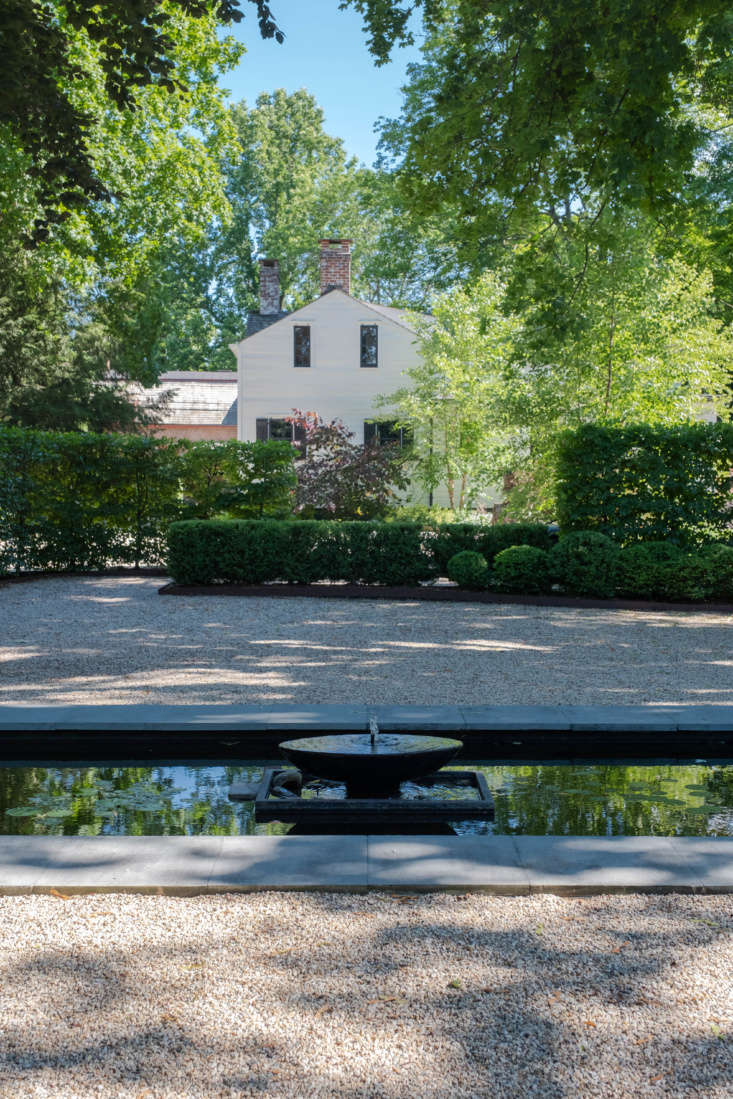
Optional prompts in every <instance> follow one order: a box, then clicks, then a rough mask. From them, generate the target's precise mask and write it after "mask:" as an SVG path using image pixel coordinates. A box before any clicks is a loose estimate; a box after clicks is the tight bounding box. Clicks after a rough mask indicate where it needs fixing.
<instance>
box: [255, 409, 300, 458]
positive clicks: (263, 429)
mask: <svg viewBox="0 0 733 1099" xmlns="http://www.w3.org/2000/svg"><path fill="white" fill-rule="evenodd" d="M273 424H282V425H284V429H285V430H284V431H283V434H282V435H273V434H272V425H273ZM288 428H289V431H288V430H287V429H288ZM255 435H256V437H257V441H258V442H261V443H268V442H270V440H271V439H280V440H281V441H283V442H286V443H287V442H290V443H292V444H293V446H294V447H297V448H298V450H299V451H300V454H301V457H303V458H305V452H306V447H305V426H304V425H303V424H296V423H293V422H292V421H288V419H287V418H286V417H284V416H258V417H257V421H256V424H255Z"/></svg>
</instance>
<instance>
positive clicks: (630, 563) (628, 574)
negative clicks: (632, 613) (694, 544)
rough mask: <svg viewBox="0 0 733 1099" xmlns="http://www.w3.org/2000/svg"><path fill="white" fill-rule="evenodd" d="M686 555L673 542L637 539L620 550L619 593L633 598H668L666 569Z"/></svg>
mask: <svg viewBox="0 0 733 1099" xmlns="http://www.w3.org/2000/svg"><path fill="white" fill-rule="evenodd" d="M681 556H682V550H681V549H680V548H679V546H675V545H674V543H673V542H637V543H635V544H634V545H633V546H625V547H624V548H623V549H622V550H621V551H620V553H619V558H618V571H617V575H616V594H617V595H623V596H626V597H627V598H629V599H666V598H667V593H666V590H665V588H666V580H665V568H666V566H667V565H669V564H671V563H672V562H673V561H677V560H678V559H679V558H680V557H681Z"/></svg>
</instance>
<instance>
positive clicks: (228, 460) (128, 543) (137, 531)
mask: <svg viewBox="0 0 733 1099" xmlns="http://www.w3.org/2000/svg"><path fill="white" fill-rule="evenodd" d="M217 447H220V448H221V457H218V456H217ZM199 448H200V454H199ZM182 484H183V485H184V486H185V489H186V491H187V493H188V494H189V495H188V496H187V497H186V498H184V499H182V498H181V485H182ZM293 486H294V471H293V451H292V447H290V446H289V445H288V444H285V446H283V444H281V443H277V442H273V443H227V444H224V445H223V446H222V444H211V443H185V442H183V441H182V440H179V439H165V438H158V437H155V436H150V435H113V434H102V435H95V434H91V433H76V432H68V433H61V432H43V431H32V430H23V429H20V428H1V429H0V572H11V571H31V570H36V569H49V570H59V571H63V570H79V569H102V568H105V567H107V566H109V565H136V566H137V565H139V564H140V563H143V562H144V563H147V564H153V563H157V562H160V560H161V558H162V555H163V539H164V536H165V530H166V528H167V527H168V525H169V524H170V523H171V522H172V521H173V520H175V519H178V518H180V517H181V516H183V515H186V514H190V513H191V512H192V511H193V512H194V513H195V512H196V511H197V510H198V511H201V512H209V511H210V510H214V509H217V508H218V507H220V506H221V504H222V500H223V499H226V501H227V503H228V506H230V507H231V508H232V510H235V511H236V510H238V511H239V512H240V513H244V514H251V515H259V514H266V513H267V512H268V511H274V512H276V513H280V512H281V511H282V510H283V508H284V507H285V506H286V505H287V503H288V501H289V499H290V494H291V492H292V490H293ZM191 493H194V494H199V495H200V501H199V500H198V499H197V498H196V497H195V496H191V495H190V494H191Z"/></svg>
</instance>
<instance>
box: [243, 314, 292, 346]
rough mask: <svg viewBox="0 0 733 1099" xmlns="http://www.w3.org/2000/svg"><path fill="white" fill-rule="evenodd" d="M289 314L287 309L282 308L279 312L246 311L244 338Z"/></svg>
mask: <svg viewBox="0 0 733 1099" xmlns="http://www.w3.org/2000/svg"><path fill="white" fill-rule="evenodd" d="M289 316H290V313H289V312H288V311H287V310H282V312H280V313H248V314H247V332H246V334H245V337H244V338H245V340H246V339H247V337H248V336H254V335H255V333H256V332H261V331H262V329H263V328H269V327H270V325H271V324H275V322H276V321H281V320H282V319H283V317H289Z"/></svg>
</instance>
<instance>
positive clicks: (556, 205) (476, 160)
mask: <svg viewBox="0 0 733 1099" xmlns="http://www.w3.org/2000/svg"><path fill="white" fill-rule="evenodd" d="M344 3H345V4H351V5H353V6H354V7H356V8H357V9H358V10H359V11H361V12H362V13H363V14H364V18H365V23H366V28H367V31H368V33H369V36H370V38H369V42H370V48H371V49H372V51H373V53H374V54H375V55H376V57H377V58H378V60H379V61H382V62H383V61H385V60H386V59H387V58H388V56H389V50H390V47H391V45H392V44H393V43H394V42H395V41H400V40H405V39H406V40H408V41H409V40H411V28H410V24H409V23H408V22H407V19H408V16H409V13H410V12H411V11H412V10H414V9H417V8H421V7H422V9H423V12H424V18H425V31H426V42H425V45H424V47H423V63H422V64H419V65H413V66H411V68H410V72H409V82H408V85H407V88H406V89H405V91H406V95H405V102H404V107H403V116H402V118H401V119H399V120H398V121H397V122H394V123H391V124H387V125H386V126H385V127H384V133H385V137H386V140H387V147H388V148H389V150H390V151H391V152H392V154H393V155H394V156H399V157H400V159H401V161H402V175H403V180H404V183H403V185H404V188H405V190H406V192H407V194H408V195H409V197H410V198H411V200H412V201H413V203H414V204H415V206H416V207H417V209H418V210H420V211H423V210H427V211H434V210H435V208H436V207H440V206H441V205H442V204H443V203H444V202H445V201H446V199H447V200H448V201H449V202H450V203H452V204H454V205H455V206H456V207H457V214H458V218H459V219H460V220H461V221H462V222H463V225H464V232H465V233H467V234H470V235H471V236H472V237H473V239H474V241H475V242H476V244H477V246H478V245H480V244H481V242H485V241H486V240H487V238H494V239H497V238H499V237H500V236H501V235H502V231H503V237H504V239H505V240H506V238H507V236H508V235H509V234H508V233H507V221H509V228H510V229H511V228H513V227H514V225H513V221H512V215H513V214H517V215H519V216H521V215H523V214H526V212H527V211H528V210H530V211H532V210H534V209H542V210H550V211H552V214H553V216H554V217H556V218H557V219H558V220H561V219H562V218H563V217H565V216H570V211H571V210H572V208H573V206H576V207H577V203H578V202H579V201H582V200H583V199H584V198H585V197H586V196H587V195H588V194H589V193H591V194H597V195H601V196H602V197H603V200H605V201H608V200H609V198H610V197H613V198H614V199H615V200H616V201H619V202H624V203H626V204H627V205H630V206H634V207H636V208H642V209H645V210H649V209H651V210H653V211H656V210H658V209H668V208H669V206H671V205H673V204H674V203H675V202H676V201H677V200H678V196H679V194H680V190H681V189H682V187H683V185H684V184H685V183H686V182H687V179H688V178H689V174H691V172H692V169H693V166H694V164H695V157H696V154H697V153H698V150H699V149H700V147H701V146H702V145H703V143H704V141H705V139H706V137H707V136H708V134H707V131H706V128H705V125H704V120H703V118H702V117H701V115H703V114H704V110H705V109H706V108H707V109H713V110H716V109H718V108H719V107H721V106H724V105H726V104H727V103H729V102H730V94H731V72H730V66H729V63H728V57H729V44H730V11H729V7H728V5H727V4H726V3H724V2H722V0H718V2H715V0H712V2H711V0H693V2H688V0H673V2H669V0H649V2H647V3H645V4H643V5H637V4H629V3H628V2H627V0H603V2H602V3H601V2H599V0H589V2H588V3H582V4H578V3H575V4H568V3H567V2H565V0H548V2H546V3H544V4H542V6H541V7H539V8H538V6H537V4H536V3H533V2H532V0H488V2H487V0H416V2H414V3H407V4H399V5H398V4H396V3H389V2H385V0H344Z"/></svg>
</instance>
